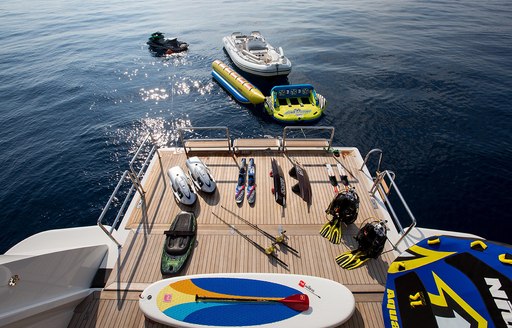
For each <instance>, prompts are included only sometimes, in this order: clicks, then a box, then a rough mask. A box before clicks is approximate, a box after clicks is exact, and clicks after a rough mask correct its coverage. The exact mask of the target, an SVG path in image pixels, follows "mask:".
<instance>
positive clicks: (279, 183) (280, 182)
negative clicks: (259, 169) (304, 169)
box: [270, 158, 286, 207]
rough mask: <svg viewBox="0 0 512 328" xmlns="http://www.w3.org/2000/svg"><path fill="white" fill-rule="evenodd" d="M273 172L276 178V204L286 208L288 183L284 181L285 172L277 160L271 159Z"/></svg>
mask: <svg viewBox="0 0 512 328" xmlns="http://www.w3.org/2000/svg"><path fill="white" fill-rule="evenodd" d="M271 164H272V171H271V173H270V174H271V176H272V177H273V178H274V188H273V193H274V198H275V200H276V202H277V203H278V204H279V205H281V206H283V207H285V206H286V181H285V180H284V174H283V170H282V169H281V166H279V163H278V162H277V160H276V159H275V158H272V159H271Z"/></svg>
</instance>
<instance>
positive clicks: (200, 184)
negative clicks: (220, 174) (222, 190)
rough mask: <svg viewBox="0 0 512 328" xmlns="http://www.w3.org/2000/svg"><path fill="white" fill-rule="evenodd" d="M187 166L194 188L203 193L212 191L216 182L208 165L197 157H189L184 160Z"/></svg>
mask: <svg viewBox="0 0 512 328" xmlns="http://www.w3.org/2000/svg"><path fill="white" fill-rule="evenodd" d="M185 164H186V165H187V168H188V173H189V175H190V177H191V178H192V182H193V183H194V186H195V187H196V190H201V191H202V192H205V193H209V194H211V193H213V192H214V191H215V188H216V187H217V184H216V183H215V180H214V179H213V177H212V175H211V173H210V170H209V169H208V167H207V166H206V165H205V164H204V163H203V162H202V161H201V160H200V159H199V157H196V156H194V157H190V158H189V159H187V161H186V162H185Z"/></svg>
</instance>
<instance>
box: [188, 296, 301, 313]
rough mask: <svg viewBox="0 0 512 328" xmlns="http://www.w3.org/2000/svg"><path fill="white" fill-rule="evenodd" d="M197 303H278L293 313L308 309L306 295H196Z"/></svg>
mask: <svg viewBox="0 0 512 328" xmlns="http://www.w3.org/2000/svg"><path fill="white" fill-rule="evenodd" d="M197 301H206V302H278V303H281V304H284V305H286V306H287V307H289V308H290V309H293V310H295V311H299V312H302V311H306V310H307V309H309V297H308V295H306V294H293V295H290V296H288V297H285V298H263V297H254V298H250V297H240V298H235V297H214V296H212V297H210V296H199V295H197V294H196V302H197Z"/></svg>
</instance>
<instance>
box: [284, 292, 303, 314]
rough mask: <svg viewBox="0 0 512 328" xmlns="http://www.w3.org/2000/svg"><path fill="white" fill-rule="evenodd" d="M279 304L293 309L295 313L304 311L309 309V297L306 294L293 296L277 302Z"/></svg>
mask: <svg viewBox="0 0 512 328" xmlns="http://www.w3.org/2000/svg"><path fill="white" fill-rule="evenodd" d="M278 302H279V303H282V304H284V305H286V306H287V307H289V308H290V309H293V310H295V311H299V312H302V311H306V310H307V309H309V297H308V295H306V294H294V295H290V296H288V297H285V298H283V299H282V300H278Z"/></svg>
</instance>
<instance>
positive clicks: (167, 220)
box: [70, 151, 392, 327]
mask: <svg viewBox="0 0 512 328" xmlns="http://www.w3.org/2000/svg"><path fill="white" fill-rule="evenodd" d="M161 156H162V157H161V163H162V165H161V166H160V164H159V163H158V162H157V163H156V164H157V165H154V166H153V167H152V169H151V172H148V173H147V175H148V177H147V178H146V179H145V181H144V188H145V190H146V200H147V204H148V216H147V218H146V219H144V218H143V216H142V207H140V208H137V209H135V210H134V211H133V212H132V214H131V217H130V218H129V221H128V222H129V223H128V225H127V226H126V228H127V229H131V230H132V231H131V232H130V233H129V237H128V239H127V241H126V243H125V245H124V247H123V248H122V249H121V253H120V257H119V260H118V264H117V265H116V267H114V269H113V271H112V274H111V275H110V277H109V279H108V281H107V285H106V288H105V291H103V292H102V293H101V294H98V295H96V296H95V298H94V300H92V301H91V300H90V299H89V302H90V304H88V305H87V306H85V307H83V308H85V310H84V309H82V311H84V312H91V313H95V316H97V318H91V317H88V318H86V319H84V318H83V317H82V319H80V317H81V316H83V314H80V313H77V314H76V315H75V317H74V318H73V320H72V323H71V324H70V326H71V327H100V326H111V325H112V324H113V323H114V322H117V325H118V324H119V321H116V317H118V318H117V320H124V321H123V326H125V327H160V325H158V324H155V323H152V322H149V321H148V320H144V317H143V315H142V313H141V312H140V310H139V309H138V305H137V302H136V299H134V295H135V294H136V295H138V293H139V292H140V291H141V290H142V289H143V288H145V286H147V285H149V284H150V283H152V282H154V281H157V280H160V279H162V278H163V277H162V275H161V274H160V257H161V252H162V245H163V242H164V238H165V235H164V234H163V232H164V231H165V230H167V229H168V228H169V225H170V224H171V222H172V220H173V218H174V217H175V216H176V214H178V213H179V212H180V211H182V210H188V211H194V212H195V214H196V216H197V219H198V236H197V242H196V246H195V249H194V253H193V255H192V257H191V258H190V261H189V263H188V264H187V266H186V267H185V269H184V270H183V272H182V274H197V273H216V272H274V273H297V274H306V275H315V276H320V277H325V278H327V279H331V280H334V281H338V282H340V283H342V284H344V285H346V286H347V287H348V288H349V289H351V290H352V291H353V292H354V294H355V295H356V300H357V299H358V298H359V296H358V295H368V293H374V294H375V295H380V298H382V292H383V291H384V283H385V279H386V272H387V268H388V266H389V263H390V262H391V261H392V259H391V256H390V255H389V254H383V255H382V256H381V257H380V258H379V259H376V260H370V261H369V262H368V263H367V264H366V265H365V266H363V267H361V268H359V269H357V270H352V271H348V270H343V269H341V268H339V267H338V265H337V264H336V263H335V261H334V259H335V257H336V256H337V255H338V254H340V253H342V252H345V251H349V250H351V249H355V248H356V247H357V243H356V241H355V240H354V238H353V237H354V236H355V234H356V233H357V231H358V230H359V228H360V227H361V226H362V225H363V224H364V223H365V222H366V220H367V219H368V218H371V217H374V218H379V215H380V213H379V212H378V211H377V210H375V209H374V208H373V206H372V204H371V202H370V197H369V194H368V190H369V189H370V188H371V182H369V181H367V180H366V177H365V175H364V174H363V173H362V172H360V171H358V169H359V167H358V165H357V162H356V160H355V155H354V153H353V152H343V153H342V156H340V157H338V158H335V157H333V156H332V155H328V154H326V153H324V152H318V153H313V154H310V153H306V152H300V151H296V152H293V151H290V152H288V158H287V157H286V156H284V155H283V154H282V153H279V152H276V151H263V152H255V153H245V154H244V155H243V156H241V155H239V156H226V153H220V154H213V153H204V154H200V156H199V157H200V158H201V159H202V160H203V161H204V162H205V163H206V164H207V165H208V167H209V168H210V170H211V171H212V175H213V176H214V177H215V178H216V181H217V191H216V192H215V193H214V194H213V195H205V194H202V193H199V195H198V202H197V204H196V205H195V206H194V207H187V206H182V205H178V204H177V203H176V201H175V200H174V197H173V194H172V190H171V187H170V184H169V178H168V176H167V173H166V171H167V170H168V169H169V168H170V167H172V166H174V165H180V166H181V167H182V168H183V169H184V170H185V171H186V166H185V160H186V156H185V154H184V153H180V154H174V153H173V154H171V153H169V152H166V151H163V152H161ZM242 157H245V158H247V162H248V159H249V158H250V157H253V158H254V159H255V165H256V184H257V195H256V202H255V204H253V205H250V204H248V203H247V199H246V198H245V199H244V201H243V203H242V204H236V203H235V202H234V190H235V185H236V181H237V177H238V170H239V169H238V165H237V164H238V163H240V160H241V158H242ZM272 157H275V158H276V159H277V160H278V162H279V164H280V166H281V167H282V170H283V173H284V175H285V179H286V183H287V186H286V189H287V206H286V208H285V209H283V208H282V207H281V206H280V205H278V204H277V203H276V202H275V201H274V196H273V195H272V193H271V192H270V190H271V188H272V187H273V179H272V178H271V177H270V176H269V172H270V168H271V158H272ZM289 158H291V159H292V160H296V161H299V162H300V163H301V164H302V165H303V166H304V167H305V169H306V171H307V173H308V176H309V179H310V182H311V189H312V194H313V201H312V204H311V206H309V207H308V205H307V204H306V203H305V202H304V201H303V200H302V199H301V198H300V197H299V196H297V195H295V194H294V193H293V192H292V191H291V187H292V186H293V185H294V184H295V183H297V181H298V180H296V179H293V178H291V177H290V176H289V175H288V171H289V170H290V169H291V167H292V165H293V164H292V162H291V161H290V160H289ZM338 161H339V162H341V163H342V165H343V166H344V168H345V170H346V171H347V172H351V173H353V174H354V176H355V178H354V177H352V176H351V175H350V174H349V181H350V183H351V185H352V186H354V187H355V188H356V191H357V193H358V195H359V197H360V200H361V202H360V210H359V215H358V218H357V220H356V222H355V223H354V224H352V225H349V226H348V227H347V226H344V227H343V230H344V231H343V232H344V233H343V239H342V243H341V244H340V245H334V244H332V243H330V242H329V241H328V240H327V239H325V238H323V237H321V236H320V234H319V230H320V228H321V227H322V225H323V224H324V223H326V222H327V217H326V215H325V209H326V208H327V206H328V204H329V203H330V202H331V200H332V199H333V197H334V195H335V194H334V192H333V188H332V186H331V185H330V183H329V180H328V176H327V170H326V168H325V163H331V164H332V165H333V169H334V171H335V173H336V175H337V177H338V179H339V174H338V171H337V169H336V167H335V166H336V163H337V162H338ZM340 186H341V183H340ZM222 206H224V207H225V208H227V209H228V210H229V211H232V212H234V213H235V214H236V215H239V216H241V217H243V218H244V219H246V220H248V221H250V222H252V223H254V224H257V225H258V226H259V227H261V228H262V229H264V230H265V231H268V232H269V233H271V234H273V235H277V234H278V229H279V227H280V226H281V227H283V228H284V229H285V230H287V235H288V236H289V241H288V242H289V244H290V245H291V246H292V247H294V248H296V249H297V250H299V252H300V255H299V256H295V255H294V254H293V253H291V252H289V251H286V250H285V249H283V248H280V246H279V245H277V248H278V250H279V251H278V253H277V256H278V257H279V259H281V260H283V261H285V262H286V263H287V264H288V268H284V267H282V266H280V265H279V264H278V263H276V262H275V261H274V260H272V259H270V258H269V257H267V256H266V255H265V254H263V253H262V252H260V251H259V250H257V249H256V248H255V247H254V246H253V245H251V244H250V243H249V242H247V241H246V240H245V239H243V238H242V237H241V236H239V235H237V234H236V233H234V232H233V231H232V230H231V229H230V227H228V226H227V225H225V224H224V223H222V222H221V221H220V220H219V219H217V218H216V217H215V216H214V215H213V214H212V213H215V214H217V215H219V216H220V217H222V218H223V219H224V220H225V221H227V222H229V223H230V224H232V225H234V226H235V227H236V228H237V229H238V230H240V231H241V232H242V233H244V234H246V235H247V236H249V238H251V239H253V240H255V241H256V242H258V243H259V244H260V245H262V246H263V247H267V246H269V245H270V240H269V239H267V238H266V237H264V236H263V235H261V234H260V233H259V232H256V231H255V230H254V229H252V228H250V227H248V226H247V225H246V224H244V223H243V222H242V221H241V220H238V219H237V218H236V216H235V215H232V214H230V213H229V212H228V211H226V210H224V209H223V208H222ZM146 220H147V221H146ZM136 229H138V231H139V232H138V233H135V230H136ZM387 249H389V245H387ZM109 293H110V294H109ZM361 293H362V294H361ZM105 295H108V297H107V296H105ZM93 303H96V305H94V304H93ZM130 304H131V305H130ZM78 308H79V307H77V309H78ZM356 308H357V309H356V313H355V314H354V316H353V317H352V318H351V320H350V321H349V322H347V323H346V324H344V325H343V326H342V327H374V326H375V327H381V326H382V312H381V311H382V310H381V305H380V300H372V301H357V304H356ZM125 311H126V313H125V314H124V315H123V314H122V313H123V312H125ZM102 320H103V321H102ZM109 324H110V325H109Z"/></svg>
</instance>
